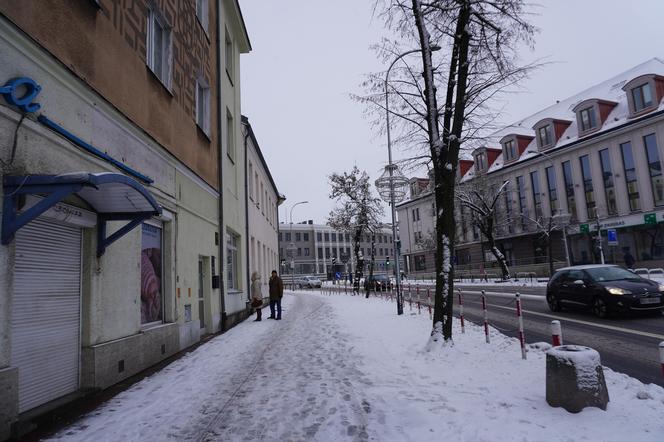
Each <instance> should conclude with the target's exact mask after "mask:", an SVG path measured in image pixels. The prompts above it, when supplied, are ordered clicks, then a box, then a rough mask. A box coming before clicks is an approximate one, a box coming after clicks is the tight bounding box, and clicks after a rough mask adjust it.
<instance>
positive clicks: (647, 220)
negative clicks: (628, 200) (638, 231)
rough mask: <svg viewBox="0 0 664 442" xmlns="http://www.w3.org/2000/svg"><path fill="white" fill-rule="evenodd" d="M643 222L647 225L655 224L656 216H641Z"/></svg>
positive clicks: (653, 214) (647, 214) (648, 214)
mask: <svg viewBox="0 0 664 442" xmlns="http://www.w3.org/2000/svg"><path fill="white" fill-rule="evenodd" d="M643 222H644V223H645V224H648V225H654V224H657V214H656V213H646V214H645V215H643Z"/></svg>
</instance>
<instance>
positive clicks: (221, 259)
mask: <svg viewBox="0 0 664 442" xmlns="http://www.w3.org/2000/svg"><path fill="white" fill-rule="evenodd" d="M215 3H216V5H217V7H216V8H215V19H216V20H217V38H216V46H217V47H216V54H215V55H216V57H217V152H218V154H219V157H218V158H217V161H218V163H217V169H218V170H217V181H218V186H219V293H220V295H219V296H220V297H219V311H220V313H221V323H220V328H221V331H222V332H223V331H224V330H226V299H225V297H224V269H225V265H226V263H225V262H224V238H225V237H226V235H224V201H223V198H222V193H223V188H224V186H223V184H222V183H223V181H222V178H223V173H222V170H221V167H222V164H223V158H224V156H223V146H222V143H221V140H222V136H221V113H222V112H221V109H222V107H221V37H220V35H221V11H220V9H221V2H215Z"/></svg>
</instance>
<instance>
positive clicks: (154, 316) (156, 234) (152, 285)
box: [141, 224, 162, 324]
mask: <svg viewBox="0 0 664 442" xmlns="http://www.w3.org/2000/svg"><path fill="white" fill-rule="evenodd" d="M141 244H142V246H141V324H147V323H149V322H155V321H161V319H162V298H161V281H162V279H161V278H162V274H161V270H162V265H161V264H162V262H161V229H160V228H159V227H155V226H152V225H150V224H143V233H142V239H141Z"/></svg>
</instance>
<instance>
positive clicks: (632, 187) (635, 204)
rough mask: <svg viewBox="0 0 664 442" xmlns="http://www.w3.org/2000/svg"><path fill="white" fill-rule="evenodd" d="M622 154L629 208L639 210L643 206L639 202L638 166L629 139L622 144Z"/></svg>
mask: <svg viewBox="0 0 664 442" xmlns="http://www.w3.org/2000/svg"><path fill="white" fill-rule="evenodd" d="M620 154H621V155H622V160H623V168H624V171H625V184H626V185H627V199H628V201H629V210H631V211H635V210H639V209H640V207H641V206H640V203H639V186H638V182H637V180H636V166H635V164H634V155H633V154H632V143H631V142H629V141H628V142H626V143H623V144H621V145H620Z"/></svg>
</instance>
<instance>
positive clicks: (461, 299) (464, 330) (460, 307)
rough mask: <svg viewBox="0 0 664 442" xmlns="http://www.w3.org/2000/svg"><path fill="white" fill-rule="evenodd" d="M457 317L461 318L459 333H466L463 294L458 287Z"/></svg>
mask: <svg viewBox="0 0 664 442" xmlns="http://www.w3.org/2000/svg"><path fill="white" fill-rule="evenodd" d="M459 319H461V334H464V333H466V323H465V321H464V319H463V295H462V294H461V289H459Z"/></svg>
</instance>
